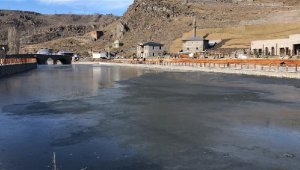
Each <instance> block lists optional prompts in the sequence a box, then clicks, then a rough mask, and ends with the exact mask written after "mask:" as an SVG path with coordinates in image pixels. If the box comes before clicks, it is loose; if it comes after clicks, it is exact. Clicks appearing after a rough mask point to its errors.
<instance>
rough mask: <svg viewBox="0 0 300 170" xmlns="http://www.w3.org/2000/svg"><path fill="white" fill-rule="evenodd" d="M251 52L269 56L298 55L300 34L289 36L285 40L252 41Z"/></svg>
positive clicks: (299, 52)
mask: <svg viewBox="0 0 300 170" xmlns="http://www.w3.org/2000/svg"><path fill="white" fill-rule="evenodd" d="M251 51H252V52H253V53H254V54H258V55H270V56H295V55H300V34H295V35H290V36H289V38H286V39H273V40H258V41H252V42H251Z"/></svg>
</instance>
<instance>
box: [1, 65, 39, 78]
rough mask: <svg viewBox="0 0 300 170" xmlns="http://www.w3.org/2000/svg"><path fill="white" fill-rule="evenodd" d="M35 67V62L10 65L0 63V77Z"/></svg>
mask: <svg viewBox="0 0 300 170" xmlns="http://www.w3.org/2000/svg"><path fill="white" fill-rule="evenodd" d="M36 68H37V64H36V63H22V64H12V65H0V78H2V77H4V76H9V75H13V74H16V73H22V72H26V71H29V70H33V69H36Z"/></svg>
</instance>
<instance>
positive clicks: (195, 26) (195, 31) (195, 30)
mask: <svg viewBox="0 0 300 170" xmlns="http://www.w3.org/2000/svg"><path fill="white" fill-rule="evenodd" d="M193 28H194V33H193V36H194V38H195V37H197V22H196V16H194V17H193Z"/></svg>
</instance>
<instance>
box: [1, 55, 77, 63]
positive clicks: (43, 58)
mask: <svg viewBox="0 0 300 170" xmlns="http://www.w3.org/2000/svg"><path fill="white" fill-rule="evenodd" d="M6 58H36V61H37V64H39V65H47V64H48V62H47V61H48V59H52V60H53V64H54V65H55V64H57V63H58V61H60V62H61V63H62V64H64V65H67V64H72V55H44V54H14V55H7V56H6Z"/></svg>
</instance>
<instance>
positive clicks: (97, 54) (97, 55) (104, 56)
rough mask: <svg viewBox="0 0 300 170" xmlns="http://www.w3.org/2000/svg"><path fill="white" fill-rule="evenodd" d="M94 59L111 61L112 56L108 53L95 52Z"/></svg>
mask: <svg viewBox="0 0 300 170" xmlns="http://www.w3.org/2000/svg"><path fill="white" fill-rule="evenodd" d="M92 57H93V59H110V58H111V55H110V53H108V52H93V54H92Z"/></svg>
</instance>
